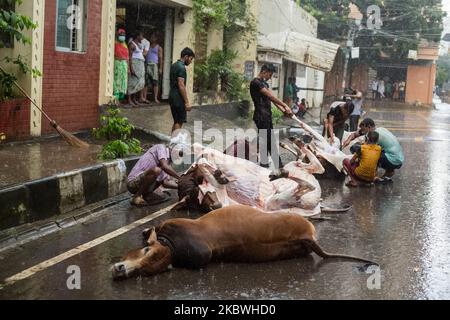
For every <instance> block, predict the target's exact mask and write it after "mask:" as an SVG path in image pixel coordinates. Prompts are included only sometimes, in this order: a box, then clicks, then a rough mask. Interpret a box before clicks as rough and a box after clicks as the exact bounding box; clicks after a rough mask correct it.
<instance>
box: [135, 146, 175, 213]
mask: <svg viewBox="0 0 450 320" xmlns="http://www.w3.org/2000/svg"><path fill="white" fill-rule="evenodd" d="M173 146H174V145H173V144H171V146H170V147H167V146H165V145H164V144H156V145H154V146H153V147H151V148H150V149H149V150H148V151H147V152H146V153H145V154H144V155H143V156H142V157H141V158H140V159H139V161H138V162H137V163H136V165H135V166H134V167H133V169H132V170H131V172H130V174H129V175H128V183H127V188H128V191H129V192H130V193H132V194H133V198H132V199H131V204H133V205H135V206H146V205H148V202H147V200H146V199H147V197H148V196H149V195H151V194H152V193H153V192H154V191H155V190H156V189H157V188H158V187H159V186H160V185H163V186H164V187H165V188H170V189H176V188H177V187H178V183H177V182H175V181H171V180H170V179H169V177H170V176H172V177H174V178H175V179H179V178H180V175H179V174H178V173H177V172H176V171H175V170H174V169H173V168H172V166H171V162H172V159H171V151H172V149H173Z"/></svg>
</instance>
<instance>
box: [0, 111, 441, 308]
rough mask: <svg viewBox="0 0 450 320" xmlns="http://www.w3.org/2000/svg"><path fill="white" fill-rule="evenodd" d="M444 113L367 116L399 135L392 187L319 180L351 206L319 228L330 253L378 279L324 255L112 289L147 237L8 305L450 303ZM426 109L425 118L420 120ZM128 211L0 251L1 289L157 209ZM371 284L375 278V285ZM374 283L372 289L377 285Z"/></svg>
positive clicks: (116, 244) (32, 285) (56, 272)
mask: <svg viewBox="0 0 450 320" xmlns="http://www.w3.org/2000/svg"><path fill="white" fill-rule="evenodd" d="M437 107H438V110H433V111H428V110H422V109H413V108H408V109H401V110H391V109H389V108H380V107H375V108H372V109H370V111H369V113H368V114H367V115H366V116H371V117H372V118H374V119H375V120H376V122H377V124H378V126H383V127H386V128H388V129H390V130H391V131H392V132H393V133H394V134H396V135H397V136H398V137H399V139H400V141H401V144H402V146H403V148H404V152H405V156H406V162H405V164H404V166H403V168H402V169H401V170H400V171H399V172H398V174H397V175H396V176H395V180H394V183H392V184H389V185H377V186H374V187H370V188H368V187H361V188H359V189H348V188H347V187H345V186H344V183H343V182H342V181H330V180H321V185H322V189H323V198H324V200H325V203H326V204H338V203H351V204H352V205H353V209H352V210H351V211H349V212H348V213H344V214H333V215H329V216H332V217H333V218H335V219H336V221H325V222H319V223H315V225H316V228H317V231H318V239H319V243H320V244H321V245H322V247H323V248H325V249H326V250H327V251H330V252H342V253H347V254H352V255H357V256H363V257H367V258H369V259H372V260H376V261H378V262H379V263H380V265H381V279H380V285H381V286H380V288H379V289H376V288H375V289H374V288H372V289H369V288H368V286H367V283H368V279H369V277H370V276H371V274H367V273H364V272H362V271H361V270H360V269H359V268H358V267H359V266H360V264H358V263H352V262H327V263H319V262H320V259H319V258H318V257H317V256H310V257H307V258H303V259H296V260H289V261H278V262H271V263H262V264H231V263H226V264H211V265H209V266H208V267H207V268H205V269H203V270H184V269H173V270H171V271H168V272H166V273H163V274H160V275H158V276H154V277H149V278H135V279H129V280H126V281H120V282H114V281H112V278H111V273H110V271H109V267H110V265H111V263H112V262H113V261H114V258H115V257H117V256H120V255H122V254H123V253H124V252H126V251H127V250H129V249H131V248H135V247H139V246H140V245H141V236H140V234H141V230H142V229H143V228H144V227H147V226H150V225H155V224H157V223H158V221H161V220H162V219H167V218H170V217H175V216H182V215H183V213H170V214H167V215H164V216H162V217H160V218H158V219H156V220H155V221H152V222H150V223H147V224H145V225H144V226H141V227H138V228H135V229H133V230H131V231H129V232H127V233H125V234H123V235H120V236H118V237H116V238H114V239H111V240H109V241H107V242H105V243H102V244H100V245H98V246H95V247H93V248H91V249H89V250H87V251H84V252H82V253H80V254H77V255H75V256H73V257H71V258H69V259H67V260H64V261H62V262H60V263H57V264H56V265H54V266H51V267H49V268H46V269H45V270H42V271H40V272H38V273H36V274H34V275H32V276H30V277H28V278H26V279H24V280H21V281H18V282H16V283H14V284H12V285H10V286H6V287H4V288H2V289H0V298H1V299H442V298H446V299H449V298H450V250H449V248H450V197H449V194H450V175H449V173H450V106H449V105H438V106H437ZM418 110H420V111H418ZM165 206H167V204H164V205H162V206H159V207H155V208H146V209H137V208H132V207H131V206H130V205H129V204H128V202H122V203H120V204H118V205H116V206H114V207H111V208H108V209H106V210H104V212H103V215H102V216H100V217H99V218H97V219H95V220H92V221H89V222H88V223H85V224H81V225H76V226H74V227H71V228H68V229H65V230H62V231H60V232H58V233H55V234H51V235H49V236H46V237H43V238H41V239H38V240H35V241H33V242H30V243H28V244H25V245H23V246H22V247H19V248H15V249H12V250H8V251H4V252H0V283H2V282H3V280H4V279H6V278H7V277H10V276H11V275H14V274H17V273H19V272H21V271H23V270H25V269H27V268H29V267H31V266H34V265H36V264H38V263H40V262H42V261H45V260H47V259H50V258H53V257H55V256H57V255H59V254H61V253H64V252H66V251H68V250H70V249H72V248H74V247H76V246H78V245H80V244H83V243H86V242H88V241H90V240H93V239H95V238H97V237H99V236H102V235H104V234H106V233H108V232H111V231H114V230H116V229H118V228H120V227H123V226H125V225H128V224H130V223H132V222H133V221H135V220H137V219H140V218H142V217H144V216H146V215H148V214H150V213H152V212H155V211H157V210H158V209H159V208H163V207H165ZM71 265H77V266H79V267H80V270H81V290H69V289H68V288H67V285H66V281H67V278H68V277H69V275H68V274H67V273H66V270H67V268H68V266H71ZM371 279H373V278H371ZM369 282H370V283H372V284H373V283H374V282H371V281H369Z"/></svg>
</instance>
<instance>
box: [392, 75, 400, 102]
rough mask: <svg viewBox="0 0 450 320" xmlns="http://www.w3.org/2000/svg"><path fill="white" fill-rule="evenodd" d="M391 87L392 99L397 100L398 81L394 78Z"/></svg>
mask: <svg viewBox="0 0 450 320" xmlns="http://www.w3.org/2000/svg"><path fill="white" fill-rule="evenodd" d="M392 87H393V93H392V100H394V101H397V100H398V94H399V92H398V89H399V85H398V81H397V80H395V82H394V85H393V86H392Z"/></svg>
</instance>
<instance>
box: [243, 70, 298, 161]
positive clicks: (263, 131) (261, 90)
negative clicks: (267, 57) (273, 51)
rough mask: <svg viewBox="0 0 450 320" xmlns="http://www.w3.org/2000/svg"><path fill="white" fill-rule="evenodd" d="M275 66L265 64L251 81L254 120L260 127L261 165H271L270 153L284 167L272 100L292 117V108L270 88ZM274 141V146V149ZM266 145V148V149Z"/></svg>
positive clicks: (259, 147)
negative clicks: (276, 133)
mask: <svg viewBox="0 0 450 320" xmlns="http://www.w3.org/2000/svg"><path fill="white" fill-rule="evenodd" d="M274 72H275V68H274V66H273V65H263V66H262V68H261V72H260V73H259V75H258V76H257V77H256V78H255V79H253V81H252V82H251V83H250V95H251V96H252V100H253V104H254V106H255V113H254V114H253V121H254V122H255V125H256V127H257V128H258V150H259V154H260V161H259V162H260V165H261V166H262V167H266V168H268V167H269V159H268V154H269V153H270V155H271V157H272V161H273V163H274V166H275V167H276V168H279V167H282V164H281V158H280V157H279V154H278V142H276V141H275V137H274V136H273V133H272V129H273V123H272V104H271V103H272V102H273V103H274V104H275V105H276V107H277V108H278V109H280V110H281V111H282V112H283V113H284V114H285V115H286V116H287V117H292V116H293V113H292V110H291V108H289V106H288V105H287V104H285V103H284V102H283V101H281V100H280V99H278V98H277V97H275V96H274V95H273V94H272V92H271V91H270V89H269V84H268V83H267V81H269V80H270V79H271V78H272V75H273V73H274ZM272 141H273V147H274V150H273V149H272ZM264 147H265V149H264Z"/></svg>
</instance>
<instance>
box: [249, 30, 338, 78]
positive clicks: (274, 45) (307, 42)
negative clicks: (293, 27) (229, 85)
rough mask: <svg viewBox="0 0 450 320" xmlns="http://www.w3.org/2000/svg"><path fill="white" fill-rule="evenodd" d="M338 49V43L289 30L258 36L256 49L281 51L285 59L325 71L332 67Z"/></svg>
mask: <svg viewBox="0 0 450 320" xmlns="http://www.w3.org/2000/svg"><path fill="white" fill-rule="evenodd" d="M338 49H339V45H338V44H335V43H332V42H328V41H324V40H320V39H316V38H313V37H310V36H307V35H304V34H301V33H298V32H293V31H289V30H287V31H283V32H279V33H271V34H269V35H259V36H258V51H278V52H283V55H284V58H285V59H287V60H291V61H293V62H296V63H299V64H302V65H305V66H307V67H311V68H314V69H317V70H321V71H325V72H329V71H331V69H332V68H333V64H334V59H335V57H336V53H337V50H338Z"/></svg>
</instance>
